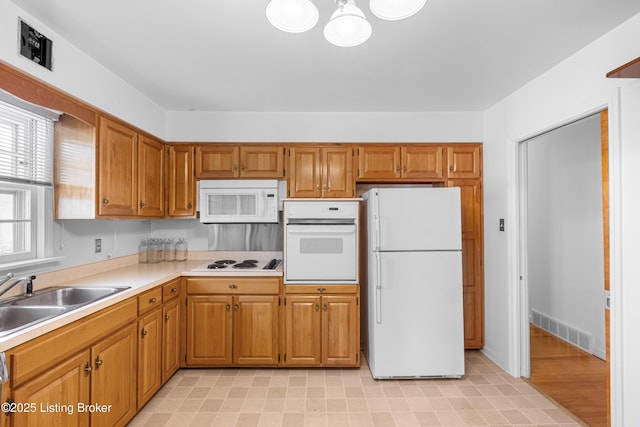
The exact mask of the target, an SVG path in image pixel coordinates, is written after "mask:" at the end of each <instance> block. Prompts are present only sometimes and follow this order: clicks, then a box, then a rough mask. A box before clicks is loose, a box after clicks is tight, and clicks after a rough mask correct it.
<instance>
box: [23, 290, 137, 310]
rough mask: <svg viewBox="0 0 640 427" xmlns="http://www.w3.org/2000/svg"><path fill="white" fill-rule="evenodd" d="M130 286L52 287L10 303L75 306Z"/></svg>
mask: <svg viewBox="0 0 640 427" xmlns="http://www.w3.org/2000/svg"><path fill="white" fill-rule="evenodd" d="M126 289H129V288H128V287H118V288H112V287H104V288H99V287H52V288H46V289H43V290H41V291H38V292H35V293H34V294H33V295H32V296H30V297H27V296H25V297H21V298H19V299H17V300H15V301H13V302H11V303H10V305H12V306H43V305H45V306H58V307H67V308H75V307H76V306H81V305H85V304H89V303H91V302H94V301H98V300H100V299H102V298H106V297H108V296H110V295H114V294H117V293H118V292H122V291H124V290H126Z"/></svg>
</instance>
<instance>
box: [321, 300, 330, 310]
mask: <svg viewBox="0 0 640 427" xmlns="http://www.w3.org/2000/svg"><path fill="white" fill-rule="evenodd" d="M328 309H329V307H328V306H327V303H326V302H325V303H324V304H323V305H322V311H327V310H328Z"/></svg>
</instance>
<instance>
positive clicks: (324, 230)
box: [287, 226, 356, 235]
mask: <svg viewBox="0 0 640 427" xmlns="http://www.w3.org/2000/svg"><path fill="white" fill-rule="evenodd" d="M355 232H356V228H355V227H349V228H328V227H323V228H310V227H308V226H303V227H302V228H295V229H292V228H291V227H288V228H287V234H324V235H330V234H354V233H355Z"/></svg>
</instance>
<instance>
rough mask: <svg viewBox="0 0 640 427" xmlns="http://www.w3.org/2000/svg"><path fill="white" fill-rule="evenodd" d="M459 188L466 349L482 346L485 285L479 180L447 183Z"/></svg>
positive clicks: (480, 187)
mask: <svg viewBox="0 0 640 427" xmlns="http://www.w3.org/2000/svg"><path fill="white" fill-rule="evenodd" d="M447 186H448V187H460V197H461V207H462V285H463V288H462V289H463V294H462V295H463V312H464V344H465V348H482V346H483V345H484V334H483V331H484V298H483V295H484V284H483V273H482V264H483V261H482V259H483V243H482V239H483V236H482V183H481V181H480V180H473V179H468V180H463V179H460V180H449V181H448V183H447Z"/></svg>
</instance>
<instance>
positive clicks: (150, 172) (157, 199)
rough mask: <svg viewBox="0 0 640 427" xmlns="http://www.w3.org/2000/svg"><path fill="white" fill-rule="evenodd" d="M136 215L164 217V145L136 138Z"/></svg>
mask: <svg viewBox="0 0 640 427" xmlns="http://www.w3.org/2000/svg"><path fill="white" fill-rule="evenodd" d="M138 198H139V199H140V203H139V204H138V215H140V216H145V217H163V216H164V145H163V144H162V143H161V142H160V141H156V140H154V139H151V138H147V137H145V136H142V135H140V136H139V137H138Z"/></svg>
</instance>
